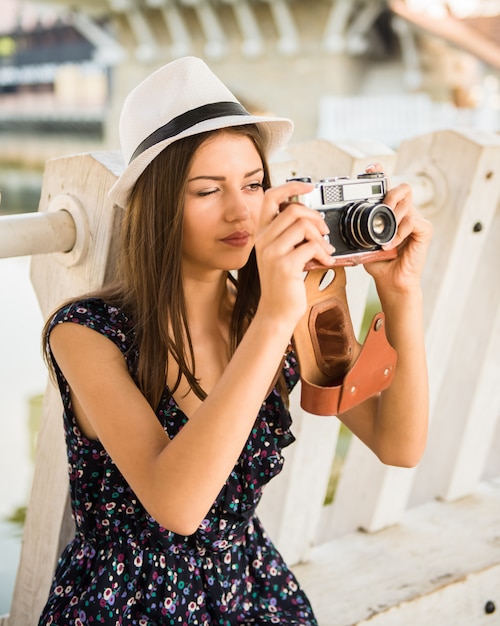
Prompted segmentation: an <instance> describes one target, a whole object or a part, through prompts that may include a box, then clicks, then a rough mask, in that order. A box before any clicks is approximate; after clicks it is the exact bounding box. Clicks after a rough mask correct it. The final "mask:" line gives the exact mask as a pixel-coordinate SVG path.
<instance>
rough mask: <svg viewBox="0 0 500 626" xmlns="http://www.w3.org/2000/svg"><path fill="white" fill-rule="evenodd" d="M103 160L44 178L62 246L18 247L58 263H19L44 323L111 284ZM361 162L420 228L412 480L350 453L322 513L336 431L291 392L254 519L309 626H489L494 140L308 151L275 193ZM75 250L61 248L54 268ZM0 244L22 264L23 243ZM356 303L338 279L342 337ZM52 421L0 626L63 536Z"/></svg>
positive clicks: (282, 168) (493, 500)
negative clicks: (379, 171) (418, 213)
mask: <svg viewBox="0 0 500 626" xmlns="http://www.w3.org/2000/svg"><path fill="white" fill-rule="evenodd" d="M104 157H106V153H102V154H100V155H76V156H74V157H66V158H62V159H53V160H51V161H49V162H48V164H47V170H46V173H45V176H44V187H43V189H42V198H41V201H40V213H41V215H42V216H45V217H47V216H48V214H51V213H53V214H58V213H60V214H61V215H62V217H58V218H57V219H56V222H57V221H59V220H60V221H61V223H64V226H63V228H62V229H61V232H63V231H64V233H65V234H64V236H63V235H61V237H59V236H58V235H56V234H54V232H52V231H51V229H50V228H49V231H50V233H49V235H48V236H44V237H43V238H42V237H41V236H39V235H36V236H30V237H28V238H27V239H26V241H31V240H32V239H37V238H39V239H40V240H42V239H43V241H44V243H43V244H42V243H40V248H39V250H40V251H44V252H47V249H48V247H50V246H53V248H54V249H55V250H58V251H57V252H54V253H49V254H47V253H43V254H35V255H34V256H33V257H32V265H31V279H32V282H33V285H34V288H35V290H36V292H37V296H38V299H39V302H40V306H41V309H42V312H43V314H44V315H46V314H47V313H48V312H49V311H50V310H52V309H53V308H54V307H55V305H56V304H57V303H58V302H60V301H61V300H63V299H64V298H67V297H69V296H70V295H76V294H78V293H83V292H85V291H88V290H92V289H95V288H97V287H99V286H100V285H102V284H103V282H104V281H105V280H106V277H107V276H108V275H109V273H110V272H111V271H112V263H113V256H114V255H113V254H112V252H113V245H114V241H115V239H116V234H117V232H118V230H119V223H120V219H121V210H120V209H119V208H117V207H113V206H111V205H110V201H109V199H108V197H107V190H108V189H109V187H110V186H111V185H112V183H113V182H114V180H115V179H116V172H117V168H118V166H117V165H116V163H114V162H113V161H112V159H111V160H110V159H109V158H108V157H106V158H104ZM373 161H379V162H381V163H384V166H385V167H386V172H387V174H388V175H389V177H390V179H391V180H393V181H396V180H400V179H405V180H407V181H410V182H412V183H413V185H414V188H415V195H416V199H417V202H418V204H419V205H420V206H421V207H422V210H423V211H424V212H425V214H426V215H427V216H428V217H429V218H430V219H431V220H432V222H433V225H434V233H435V234H434V239H433V243H432V246H431V249H430V252H429V260H428V264H427V269H426V272H425V274H424V277H423V288H424V295H425V329H426V342H427V352H428V366H429V375H430V383H431V403H430V404H431V429H430V435H429V442H428V447H427V451H426V454H425V455H424V459H423V461H422V462H421V464H420V466H419V467H418V468H417V469H414V470H408V469H401V468H393V467H387V466H384V465H382V464H381V463H380V462H379V461H378V460H377V459H376V458H375V457H374V455H373V454H372V453H371V452H370V451H369V450H368V449H367V448H366V447H365V446H364V445H363V444H361V442H359V441H358V440H357V439H356V438H353V439H352V441H351V444H350V447H349V450H348V453H347V457H346V460H345V463H344V466H343V469H342V473H341V476H340V479H339V482H338V486H337V490H336V493H335V497H334V499H333V502H331V503H328V504H326V505H325V493H326V489H327V485H328V481H329V477H330V474H331V468H332V462H333V459H334V456H335V450H336V444H337V438H338V430H339V422H338V420H337V419H336V418H334V417H331V418H325V417H317V416H313V415H310V414H307V413H304V412H303V411H302V410H301V409H300V407H299V406H298V394H297V393H296V392H294V393H293V394H292V398H291V403H292V407H293V413H294V415H295V427H294V428H295V433H296V434H297V442H296V443H295V445H294V446H291V447H290V448H287V450H286V453H287V462H286V463H285V469H284V471H283V472H282V474H281V475H280V476H279V477H277V478H276V479H275V480H274V481H272V483H271V484H270V485H269V486H268V488H267V490H266V493H265V495H264V499H263V502H262V503H261V505H260V506H259V512H260V516H261V517H262V519H263V521H264V524H265V526H266V527H267V529H268V531H269V532H270V534H271V536H272V537H273V538H274V539H275V541H276V543H277V544H278V546H279V548H280V550H281V551H282V552H283V554H284V556H285V557H286V559H287V560H288V561H289V562H291V563H297V564H298V565H297V566H296V572H297V574H298V576H299V579H300V580H301V582H302V584H303V585H304V587H305V588H306V590H307V592H308V594H309V595H310V597H311V599H312V601H313V605H314V606H315V608H316V611H317V614H318V619H319V623H320V626H346V625H347V624H357V625H359V626H361V625H364V624H365V623H367V620H368V618H369V616H370V615H371V618H370V626H390V625H394V624H411V625H412V626H427V625H428V624H429V623H435V624H448V623H453V624H454V625H459V626H462V625H463V626H469V624H471V623H473V624H474V625H475V626H482V624H483V623H484V624H490V623H493V622H488V621H483V620H487V619H489V616H490V615H491V614H492V612H491V610H489V611H486V608H485V607H486V605H487V606H488V607H489V609H491V606H493V607H495V606H500V597H499V594H500V546H499V545H498V541H497V539H495V537H498V536H500V519H499V516H498V510H500V464H499V463H498V462H495V459H497V458H498V457H499V456H500V427H499V415H500V395H499V394H498V392H497V386H498V380H499V379H500V363H499V359H498V356H497V355H498V354H499V353H500V281H499V280H498V268H499V267H500V211H499V201H500V137H498V136H496V135H492V134H481V133H478V132H474V133H466V132H454V131H439V132H434V133H431V134H428V135H424V136H422V137H417V138H415V139H412V140H409V141H407V142H404V143H403V144H402V145H401V146H400V148H399V149H398V151H397V153H395V152H393V151H391V150H387V148H386V147H384V146H380V145H379V144H372V145H368V144H366V143H364V144H363V147H362V148H360V146H359V145H355V146H350V145H349V144H348V143H342V144H339V145H335V144H332V143H330V142H327V141H322V140H318V141H313V142H308V143H305V144H300V145H297V146H290V148H289V151H288V160H283V161H280V162H276V163H273V164H272V175H273V181H274V182H275V183H278V182H280V181H283V180H285V179H286V178H287V177H289V176H290V175H291V174H292V173H296V172H304V173H307V174H309V175H311V176H312V177H313V178H314V179H319V178H324V177H328V176H332V175H350V176H353V175H355V174H357V173H358V172H360V171H363V169H364V168H365V167H366V165H368V164H369V163H371V162H373ZM76 172H77V173H78V175H76V174H75V173H76ZM89 180H92V181H93V184H92V185H89V184H88V181H89ZM68 181H71V185H70V187H71V188H68V186H69V185H68ZM69 215H71V218H69V217H68V216H69ZM2 219H3V218H2ZM52 219H53V218H52V217H51V218H50V220H49V221H50V223H52ZM40 220H41V221H40V222H36V221H35V220H27V221H23V220H20V221H19V223H18V224H17V225H16V226H15V227H14V231H15V235H14V234H12V237H14V236H15V238H16V239H22V238H23V237H24V235H20V234H19V232H17V229H18V228H20V229H21V230H24V227H23V226H20V225H21V224H30V226H29V228H28V229H27V230H30V229H31V228H32V225H34V224H36V223H40V224H42V223H43V224H47V223H49V222H46V221H44V220H43V219H42V218H40ZM71 220H73V224H72V223H71ZM2 225H3V222H1V221H0V230H1V229H2ZM14 231H12V232H13V233H14ZM75 232H76V237H75ZM71 237H74V245H73V247H72V248H71V249H70V250H69V251H68V252H61V251H62V250H68V248H69V246H70V245H71V241H72V240H73V239H71ZM7 239H8V240H9V239H10V237H9V236H7ZM54 240H57V241H58V242H59V243H55V242H54ZM0 241H1V240H0ZM8 243H9V246H10V245H12V246H13V248H12V249H14V250H17V252H18V253H19V252H22V250H23V249H24V250H25V251H26V253H30V254H33V250H34V245H33V243H29V245H28V243H26V242H25V243H24V244H23V242H22V241H18V242H17V243H15V244H14V243H12V242H10V241H9V242H8ZM3 245H4V244H0V248H2V247H3ZM23 246H24V247H23ZM2 254H5V250H4V251H3V252H2V250H1V249H0V256H1V255H2ZM369 290H370V280H369V278H368V275H367V273H366V272H364V270H363V268H350V271H349V273H348V299H349V306H350V310H351V315H352V318H353V323H354V325H355V327H359V326H360V324H361V319H362V317H363V313H364V310H365V307H366V301H367V297H368V294H369ZM60 412H61V406H60V401H59V397H58V394H57V392H56V391H55V390H54V389H53V388H52V387H49V388H48V391H47V396H46V400H45V409H44V420H43V423H42V428H41V432H40V435H39V445H38V459H37V466H36V471H35V476H34V482H33V490H32V495H31V499H30V503H29V507H28V516H27V521H26V526H25V534H24V542H23V554H22V558H21V564H20V568H19V574H18V579H17V583H16V591H15V594H14V599H13V605H12V613H11V616H10V618H9V619H8V620H7V619H4V621H3V622H2V620H1V619H0V624H2V626H6V625H8V626H13V625H14V624H15V625H16V626H18V625H19V624H22V625H23V626H31V624H35V623H36V615H37V611H38V610H39V609H40V606H41V604H42V603H43V602H44V599H45V597H46V593H47V588H48V585H49V583H50V579H51V576H52V572H53V568H54V563H55V560H56V559H57V556H58V554H59V553H60V549H61V546H62V545H64V543H65V542H66V541H67V539H68V537H70V536H71V533H72V525H71V520H70V517H69V513H68V508H67V505H68V496H67V476H66V454H65V449H64V442H63V437H62V432H61V422H60ZM463 498H465V500H464V499H463ZM47 503H50V506H47ZM359 528H363V529H364V530H365V531H368V532H366V533H359V531H358V529H359ZM373 531H377V532H376V533H373ZM466 536H467V537H468V539H467V542H468V543H467V546H466V545H465V543H466V541H465V539H464V538H465V537H466ZM436 538H438V539H436ZM495 541H496V543H495ZM457 546H458V547H459V549H457ZM388 555H390V557H389V558H388ZM361 558H362V561H361V560H360V559H361ZM408 564H410V566H408ZM403 566H404V567H403ZM358 583H359V584H358ZM460 585H461V586H460ZM495 603H496V604H495ZM457 607H459V608H458V609H457ZM436 611H437V613H436ZM436 615H437V616H438V617H437V618H436ZM478 615H479V616H480V617H478Z"/></svg>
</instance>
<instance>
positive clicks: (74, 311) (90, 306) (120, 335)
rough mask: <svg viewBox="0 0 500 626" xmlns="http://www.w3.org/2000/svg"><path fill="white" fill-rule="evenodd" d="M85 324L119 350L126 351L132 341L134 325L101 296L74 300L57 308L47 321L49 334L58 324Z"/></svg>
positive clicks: (118, 309)
mask: <svg viewBox="0 0 500 626" xmlns="http://www.w3.org/2000/svg"><path fill="white" fill-rule="evenodd" d="M67 322H69V323H74V324H79V325H80V326H85V327H87V328H90V329H92V330H95V331H96V332H98V333H100V334H101V335H104V336H106V337H107V338H108V339H110V340H111V341H113V343H115V344H116V345H117V346H118V348H120V350H121V352H127V351H128V350H129V349H130V348H131V346H132V344H133V341H134V326H133V323H132V321H131V320H130V319H129V317H128V316H127V315H126V314H125V313H124V312H123V311H122V310H121V309H120V308H118V307H116V306H113V305H111V304H109V303H107V302H105V301H104V300H102V299H101V298H96V297H92V298H85V299H81V300H76V301H74V302H71V303H69V304H66V305H64V306H62V307H61V308H60V309H58V310H57V311H56V312H55V313H54V315H53V316H52V318H51V319H50V321H49V326H48V329H49V334H50V332H51V331H52V330H53V329H54V328H55V327H56V326H57V325H59V324H63V323H67Z"/></svg>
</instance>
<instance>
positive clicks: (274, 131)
mask: <svg viewBox="0 0 500 626" xmlns="http://www.w3.org/2000/svg"><path fill="white" fill-rule="evenodd" d="M247 124H256V125H257V126H259V128H260V129H261V130H262V131H263V136H264V149H265V152H266V156H267V157H270V156H271V155H272V154H274V153H275V152H277V151H278V150H279V149H280V148H284V147H285V145H286V144H287V143H288V141H289V139H290V137H291V135H292V133H293V127H294V125H293V122H292V121H291V120H288V119H285V118H279V117H264V116H260V115H259V116H255V115H244V116H241V115H233V116H227V117H224V118H216V119H210V120H204V121H202V122H200V123H198V124H195V125H194V126H191V127H190V128H188V129H187V130H184V131H182V132H181V133H179V134H177V135H175V136H174V137H169V138H168V139H165V140H163V141H160V142H158V143H156V144H155V145H154V146H151V147H150V148H148V149H147V150H145V151H144V152H142V153H141V154H140V155H139V156H137V157H136V158H135V159H134V160H133V161H132V162H131V163H130V164H129V165H127V166H125V169H124V170H123V172H122V173H121V174H120V176H119V177H118V179H117V180H116V182H115V183H114V185H113V186H112V187H111V189H110V190H109V194H108V195H109V197H110V199H111V200H112V201H113V203H114V204H117V205H118V206H121V207H124V208H125V207H126V206H127V204H128V202H129V199H130V194H131V192H132V189H133V187H134V185H135V183H136V181H137V179H138V178H139V176H140V175H141V174H142V173H143V172H144V170H145V169H146V167H147V166H148V165H149V164H150V163H151V161H152V160H153V159H154V158H155V157H156V156H158V154H160V152H161V151H162V150H164V149H165V148H166V147H167V146H169V145H170V144H172V143H174V142H175V141H179V139H183V138H185V137H190V136H193V135H199V134H201V133H205V132H209V131H213V130H221V129H224V128H230V127H231V126H243V125H247Z"/></svg>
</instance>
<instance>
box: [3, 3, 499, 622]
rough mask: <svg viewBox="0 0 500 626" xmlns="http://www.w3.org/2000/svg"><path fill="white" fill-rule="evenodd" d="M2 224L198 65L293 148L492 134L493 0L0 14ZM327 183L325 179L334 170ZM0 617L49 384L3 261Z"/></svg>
mask: <svg viewBox="0 0 500 626" xmlns="http://www.w3.org/2000/svg"><path fill="white" fill-rule="evenodd" d="M0 9H1V10H0V191H1V194H2V199H1V204H0V214H2V213H3V214H6V213H20V212H28V211H36V210H37V207H38V198H39V194H40V186H41V180H42V176H43V169H44V164H45V162H46V160H47V159H50V158H52V157H56V156H62V155H65V154H72V153H76V152H87V151H93V150H116V149H119V142H118V136H117V125H118V115H119V111H120V108H121V104H122V102H123V99H124V97H125V96H126V94H127V93H128V92H129V91H130V89H132V88H133V87H134V86H135V85H136V84H137V83H138V82H139V81H140V80H141V79H142V78H143V77H145V76H146V75H147V74H149V73H150V72H151V71H152V70H154V69H156V68H157V67H159V66H161V65H162V64H164V63H166V62H168V61H170V60H172V59H174V58H177V57H180V56H184V55H188V54H193V55H196V56H200V57H202V58H204V59H205V60H206V61H207V62H208V63H209V65H210V66H211V67H212V69H213V70H214V71H215V72H216V74H218V76H219V77H220V78H221V79H222V80H223V81H224V82H225V83H226V84H227V85H228V86H229V87H230V89H231V90H232V91H233V92H234V93H235V94H236V95H237V96H238V97H239V99H240V100H241V101H242V102H243V103H244V104H245V106H246V107H247V108H248V109H250V110H252V111H253V112H266V113H274V114H276V115H280V116H285V117H290V118H292V119H293V120H294V121H295V124H296V131H295V135H294V138H293V141H294V142H300V141H306V140H310V139H314V138H325V139H329V140H331V141H334V142H340V141H350V142H363V141H379V142H381V143H383V144H385V145H386V146H388V147H390V148H392V149H397V147H398V145H399V143H400V142H401V141H402V140H404V139H405V138H408V137H411V136H414V135H419V134H423V133H426V132H430V131H433V130H436V129H445V128H462V127H467V128H472V129H476V130H477V132H482V131H487V132H499V130H500V89H499V79H500V0H449V1H448V2H444V1H440V0H406V1H404V0H395V1H383V0H308V1H307V2H305V1H300V0H86V2H85V3H79V7H78V9H75V3H73V2H70V1H69V0H68V1H66V0H59V1H57V2H56V1H53V2H50V3H49V2H43V1H41V0H40V1H31V2H23V1H21V0H0ZM332 175H335V172H332ZM0 298H1V308H0V346H1V351H2V359H1V361H0V614H2V613H6V612H8V610H9V606H10V600H11V595H12V589H13V584H14V578H15V572H16V568H17V562H18V559H19V552H20V545H21V533H22V525H23V520H24V511H25V505H26V502H27V498H28V494H29V488H30V482H31V476H32V471H33V454H34V448H35V443H36V432H37V428H38V426H37V424H38V419H39V415H40V402H41V395H42V394H43V391H44V387H45V384H46V373H45V368H44V366H43V363H42V361H41V356H40V349H39V336H40V330H41V326H42V320H41V317H40V313H39V311H38V306H37V303H36V298H35V296H34V293H33V291H32V288H31V285H30V282H29V259H28V258H11V259H0Z"/></svg>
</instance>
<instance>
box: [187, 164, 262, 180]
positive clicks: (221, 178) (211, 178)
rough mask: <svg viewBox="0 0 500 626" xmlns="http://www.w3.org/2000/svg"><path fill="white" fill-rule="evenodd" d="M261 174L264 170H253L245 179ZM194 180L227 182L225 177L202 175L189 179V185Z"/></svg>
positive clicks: (260, 168)
mask: <svg viewBox="0 0 500 626" xmlns="http://www.w3.org/2000/svg"><path fill="white" fill-rule="evenodd" d="M259 172H262V173H264V168H262V167H258V168H257V169H256V170H252V171H251V172H247V173H246V174H245V175H244V176H243V178H249V177H250V176H254V175H255V174H258V173H259ZM194 180H216V181H224V180H226V177H225V176H212V175H201V176H194V177H193V178H189V179H188V181H187V182H188V183H191V182H193V181H194Z"/></svg>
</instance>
